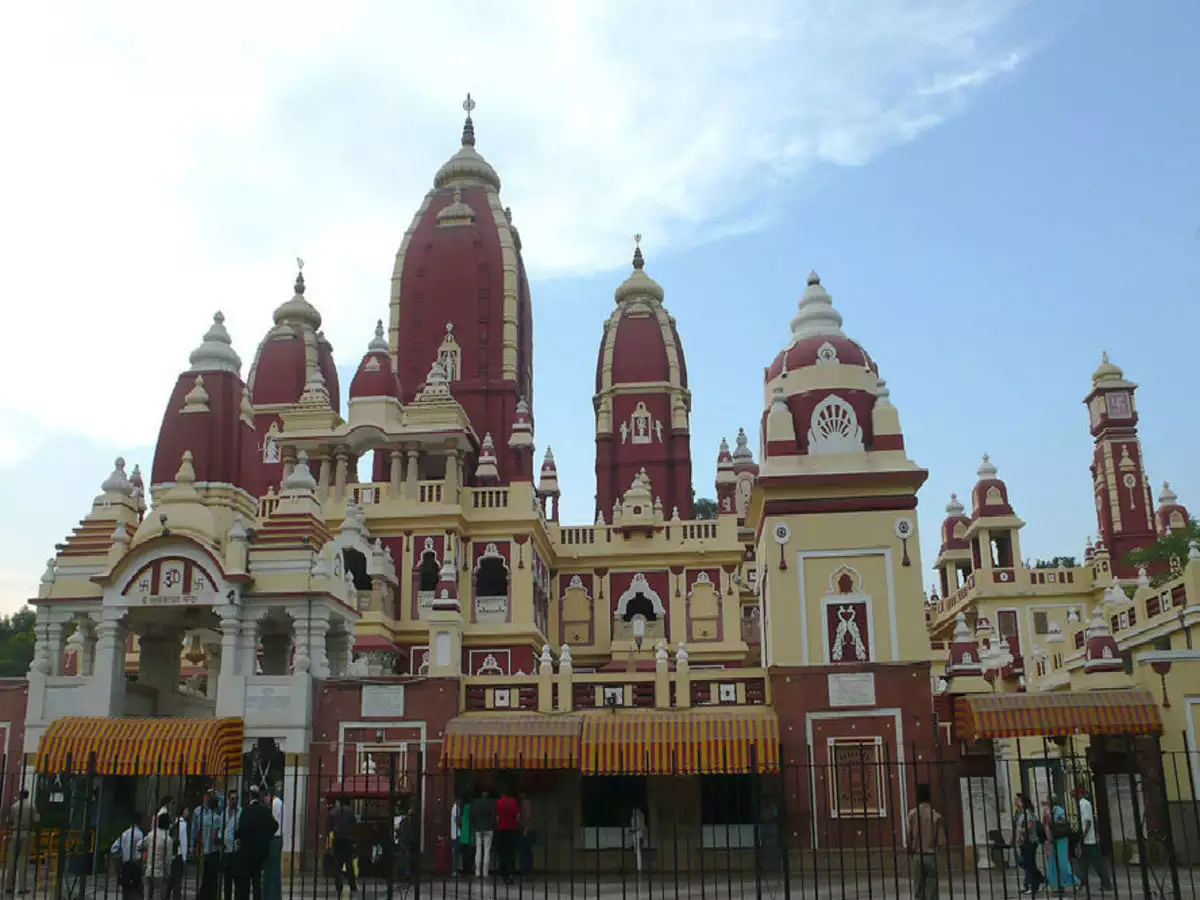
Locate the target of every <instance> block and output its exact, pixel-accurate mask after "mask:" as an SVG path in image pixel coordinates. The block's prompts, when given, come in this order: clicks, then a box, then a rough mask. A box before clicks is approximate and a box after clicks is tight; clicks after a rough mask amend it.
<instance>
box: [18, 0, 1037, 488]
mask: <svg viewBox="0 0 1200 900" xmlns="http://www.w3.org/2000/svg"><path fill="white" fill-rule="evenodd" d="M1013 5H1014V4H1013V3H1005V2H983V0H979V2H963V0H927V2H918V0H912V2H904V0H864V2H860V3H856V4H850V3H845V2H833V0H824V2H800V0H763V2H750V0H747V2H744V3H739V4H730V3H727V2H724V0H700V2H697V0H692V2H688V3H683V2H664V3H658V4H645V3H640V4H639V3H633V2H617V0H612V2H605V3H595V2H566V0H544V2H535V0H528V2H524V3H520V4H484V3H462V4H434V5H432V6H430V5H418V4H384V3H378V4H369V3H353V2H350V3H341V4H336V5H333V6H331V5H328V4H316V3H305V2H292V3H286V4H284V3H267V2H260V3H255V4H249V5H247V4H233V3H221V2H217V3H212V4H209V5H207V6H206V7H205V13H204V15H198V14H196V13H195V12H194V11H189V10H185V9H184V8H183V7H179V6H177V5H173V4H156V3H134V2H130V3H125V4H121V5H119V6H116V7H114V6H112V5H95V4H85V3H65V2H64V3H58V4H20V5H10V6H9V7H7V8H6V10H5V12H4V13H3V16H4V18H5V19H6V20H7V21H5V22H3V23H0V26H2V27H0V80H2V81H3V83H4V84H5V85H6V88H7V96H6V102H5V122H4V125H5V129H4V130H5V134H6V139H5V141H3V142H2V143H0V196H2V197H4V202H3V204H0V240H3V245H4V247H5V249H6V254H5V255H6V262H5V267H4V281H5V284H4V292H5V295H6V298H7V299H6V301H5V310H6V320H7V321H6V325H7V328H8V333H9V334H10V335H12V334H19V335H23V336H28V337H27V338H25V339H23V340H21V341H11V342H9V344H8V346H7V347H6V351H5V353H4V354H0V380H2V382H3V383H4V384H6V385H10V386H11V385H21V386H22V387H21V388H20V389H15V390H14V389H10V390H6V391H4V392H3V393H2V394H0V423H2V424H4V425H5V426H6V429H5V433H4V434H3V435H2V436H0V465H5V464H6V463H7V462H11V461H13V460H15V459H18V458H20V456H22V455H23V454H25V453H27V452H29V449H28V448H29V447H30V446H31V445H32V443H33V442H34V439H35V435H36V434H37V432H38V431H39V430H40V431H45V432H54V431H61V430H64V429H65V430H71V431H76V432H79V433H82V434H86V435H88V436H89V437H92V438H94V439H97V440H102V441H107V442H111V443H115V444H117V445H129V444H134V443H138V444H141V443H147V442H149V441H152V440H153V436H154V434H155V433H156V430H157V426H158V422H159V418H160V415H161V404H162V402H163V400H164V399H165V397H166V394H167V392H168V391H169V389H170V387H171V383H172V380H173V378H174V377H175V375H176V374H177V373H178V371H179V369H180V368H181V367H182V366H183V365H184V364H185V362H186V356H187V353H188V351H189V350H190V349H191V348H192V346H193V345H194V344H195V343H196V342H197V340H198V338H199V336H200V334H201V333H202V331H203V329H204V327H205V324H206V322H207V320H208V317H209V316H210V315H211V312H212V311H213V310H214V309H216V308H218V307H220V308H223V309H224V310H225V312H226V314H227V316H228V320H229V326H230V329H231V331H232V332H233V335H234V340H235V346H236V347H237V348H238V350H239V352H240V353H241V354H242V356H243V359H244V362H245V365H246V367H247V368H248V366H249V363H250V359H251V357H252V354H253V351H254V347H255V345H256V343H257V341H258V340H259V338H260V337H261V335H262V333H263V332H264V331H265V328H266V326H267V325H268V324H269V318H268V317H269V313H270V310H271V309H272V308H273V307H274V306H275V305H277V304H278V303H279V302H280V301H281V300H284V299H286V297H287V294H288V292H289V285H290V283H291V278H292V275H293V272H292V258H293V257H294V256H296V255H302V256H304V257H305V258H306V259H307V260H308V262H309V269H308V274H309V276H310V277H309V285H310V296H311V297H312V299H313V300H314V302H316V303H317V304H318V306H319V307H320V308H321V309H322V310H323V311H324V312H325V314H326V318H327V331H328V333H329V334H330V337H331V338H332V340H333V342H334V344H335V346H336V347H337V348H338V349H339V350H340V351H341V353H342V354H343V356H342V360H343V362H346V361H347V360H348V359H349V360H351V361H352V360H353V358H354V357H355V355H356V354H357V353H358V351H359V350H360V348H361V347H363V346H364V345H365V343H366V340H367V339H368V337H369V335H370V331H371V326H372V325H373V323H374V320H375V319H376V318H377V317H379V316H380V315H384V314H386V299H387V291H388V280H389V275H390V266H391V260H392V256H393V254H394V252H395V248H396V246H397V244H398V242H399V240H400V237H401V236H402V234H403V232H404V230H405V229H406V228H407V226H408V224H409V220H410V217H411V215H412V212H413V211H414V210H415V208H416V207H417V205H418V203H419V201H420V198H421V195H422V194H423V193H424V191H425V190H426V189H427V188H428V186H429V184H430V181H431V178H432V175H433V172H434V171H435V170H436V168H437V166H438V165H439V164H440V163H441V161H442V160H443V159H444V158H445V157H447V156H448V155H449V154H450V153H451V152H453V150H454V149H455V146H456V142H457V134H458V129H459V125H460V121H461V112H460V111H459V102H460V101H461V98H462V94H463V92H464V91H465V90H467V89H470V90H472V91H473V92H474V93H475V95H476V96H477V98H478V101H479V107H478V109H477V110H476V116H475V118H476V123H477V128H478V134H479V149H480V150H481V152H483V153H484V154H485V155H486V156H488V158H489V159H490V160H491V161H492V162H493V164H495V165H496V166H497V168H498V170H499V171H500V173H501V176H502V177H503V178H504V180H505V191H504V194H505V199H506V201H507V202H508V203H510V204H512V205H513V207H514V211H515V217H516V221H517V224H518V225H519V226H520V227H521V230H522V236H523V237H524V239H525V245H526V247H527V253H528V262H529V264H530V266H531V268H532V270H533V271H534V273H535V274H537V273H541V274H543V275H550V274H561V273H574V272H580V271H589V270H595V269H597V268H608V267H614V266H618V265H623V264H624V260H625V257H626V255H627V254H628V250H629V243H630V242H629V237H628V236H629V235H630V234H631V233H632V232H634V231H642V232H644V233H645V234H646V235H647V244H648V245H649V246H650V247H652V248H655V250H654V251H652V252H657V250H661V248H662V247H664V246H665V245H670V244H678V243H686V242H692V241H696V240H703V239H705V238H706V237H708V236H710V235H712V234H715V233H722V232H726V233H727V232H728V230H729V229H730V227H731V225H730V223H731V222H735V223H736V222H740V223H743V224H742V225H741V226H739V225H733V226H732V227H734V228H738V227H745V223H753V222H757V221H760V220H761V216H760V211H761V210H760V208H758V207H756V201H757V200H759V199H760V198H761V197H762V196H763V194H764V192H765V191H766V190H768V189H769V187H770V185H771V184H772V183H774V182H775V181H776V180H777V179H779V178H781V177H794V176H795V175H797V174H798V173H800V172H802V171H803V170H804V169H805V168H807V167H810V166H813V165H817V164H821V163H827V164H835V165H857V164H862V163H864V162H866V161H868V160H870V159H871V158H872V157H873V156H875V155H877V154H878V153H880V152H882V151H883V150H886V149H887V148H888V147H890V146H893V145H895V144H897V143H900V142H903V141H906V140H909V139H911V138H913V137H914V136H915V135H916V134H918V133H920V132H921V131H923V130H925V129H928V128H930V127H932V126H934V125H936V124H937V123H939V122H941V121H943V120H944V119H945V118H946V117H948V116H951V115H954V114H956V113H958V112H960V111H961V109H962V108H963V106H964V103H965V102H966V100H967V99H968V97H969V95H970V94H971V93H972V92H974V91H976V90H978V89H979V88H980V87H981V86H982V85H984V84H986V83H987V82H989V81H991V80H992V79H994V78H996V77H997V76H999V75H1002V74H1003V73H1005V72H1008V71H1011V70H1012V69H1013V68H1014V67H1016V65H1017V64H1018V63H1019V61H1020V59H1021V54H1020V51H1019V50H1016V49H1014V48H1013V47H1012V46H1011V45H1009V44H1006V43H1004V42H1003V41H1002V40H1001V39H1000V37H999V33H1000V30H1001V29H1002V27H1003V25H1004V23H1005V19H1006V18H1007V16H1008V14H1009V12H1010V9H1011V7H1012V6H1013ZM7 426H11V427H7Z"/></svg>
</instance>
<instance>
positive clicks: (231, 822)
mask: <svg viewBox="0 0 1200 900" xmlns="http://www.w3.org/2000/svg"><path fill="white" fill-rule="evenodd" d="M241 817H242V809H241V804H239V803H238V794H237V791H230V792H229V799H228V800H227V801H226V803H225V811H224V813H223V814H222V820H223V822H222V829H221V849H222V851H223V853H224V859H222V861H221V862H222V866H221V881H222V885H223V887H224V890H223V891H222V900H233V887H234V885H235V884H237V882H238V877H239V876H238V873H239V871H240V870H241V854H239V853H238V849H237V838H236V835H237V826H238V821H239V820H240V819H241Z"/></svg>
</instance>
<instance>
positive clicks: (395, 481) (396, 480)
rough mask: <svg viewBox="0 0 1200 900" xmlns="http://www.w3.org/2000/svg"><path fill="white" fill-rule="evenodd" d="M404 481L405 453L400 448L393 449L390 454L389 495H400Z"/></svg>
mask: <svg viewBox="0 0 1200 900" xmlns="http://www.w3.org/2000/svg"><path fill="white" fill-rule="evenodd" d="M403 481H404V454H403V453H402V452H401V451H399V450H392V451H391V452H390V453H389V454H388V496H390V497H399V496H400V491H401V490H403Z"/></svg>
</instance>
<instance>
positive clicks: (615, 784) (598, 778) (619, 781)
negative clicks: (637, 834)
mask: <svg viewBox="0 0 1200 900" xmlns="http://www.w3.org/2000/svg"><path fill="white" fill-rule="evenodd" d="M580 790H581V794H580V804H579V805H580V813H581V820H582V824H583V848H584V849H585V850H617V849H620V848H622V847H624V846H625V831H626V829H627V828H628V827H629V822H630V820H631V819H632V817H633V808H634V807H635V806H636V807H638V808H640V809H641V810H642V814H643V815H649V812H648V811H649V805H648V804H647V803H646V776H644V775H585V776H584V777H583V779H582V784H581V789H580Z"/></svg>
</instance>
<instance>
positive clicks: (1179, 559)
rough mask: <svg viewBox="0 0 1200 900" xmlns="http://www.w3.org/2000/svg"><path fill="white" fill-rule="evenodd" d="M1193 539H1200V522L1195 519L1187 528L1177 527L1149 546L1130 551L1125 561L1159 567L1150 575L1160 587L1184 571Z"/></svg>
mask: <svg viewBox="0 0 1200 900" xmlns="http://www.w3.org/2000/svg"><path fill="white" fill-rule="evenodd" d="M1192 541H1200V523H1198V522H1197V521H1196V520H1195V519H1191V520H1189V521H1188V523H1187V527H1186V528H1177V529H1175V530H1174V531H1171V532H1169V533H1168V534H1164V535H1163V536H1162V537H1160V538H1159V539H1158V540H1157V541H1155V542H1154V543H1153V544H1151V545H1150V546H1149V547H1142V548H1141V549H1139V550H1132V551H1130V552H1129V553H1128V554H1127V555H1126V557H1125V562H1126V563H1127V564H1128V565H1131V566H1145V567H1146V568H1147V569H1158V570H1159V571H1158V573H1157V574H1156V575H1151V576H1150V583H1151V584H1152V585H1153V586H1155V587H1158V586H1159V585H1160V584H1162V583H1163V582H1165V581H1170V580H1171V579H1172V578H1174V577H1175V576H1176V575H1178V574H1179V573H1180V572H1181V571H1183V567H1184V566H1186V565H1187V561H1188V549H1189V548H1190V546H1191V543H1192Z"/></svg>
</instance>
